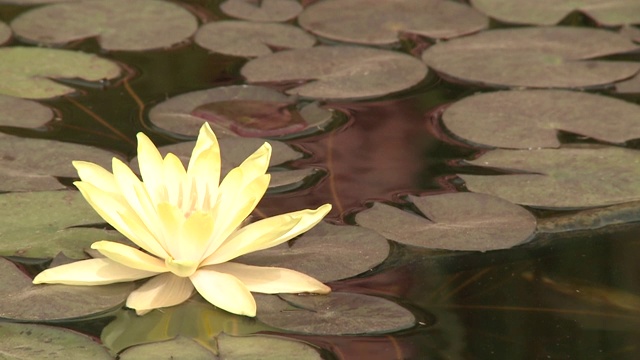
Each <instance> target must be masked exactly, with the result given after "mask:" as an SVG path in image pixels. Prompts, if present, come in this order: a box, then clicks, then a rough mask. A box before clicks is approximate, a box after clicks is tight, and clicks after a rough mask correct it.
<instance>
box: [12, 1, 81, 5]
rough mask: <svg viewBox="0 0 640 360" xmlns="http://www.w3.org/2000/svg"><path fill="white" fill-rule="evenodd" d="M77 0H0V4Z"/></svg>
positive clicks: (33, 3) (49, 2) (30, 3)
mask: <svg viewBox="0 0 640 360" xmlns="http://www.w3.org/2000/svg"><path fill="white" fill-rule="evenodd" d="M70 1H77V0H0V4H15V5H25V6H29V5H37V4H51V3H61V2H70Z"/></svg>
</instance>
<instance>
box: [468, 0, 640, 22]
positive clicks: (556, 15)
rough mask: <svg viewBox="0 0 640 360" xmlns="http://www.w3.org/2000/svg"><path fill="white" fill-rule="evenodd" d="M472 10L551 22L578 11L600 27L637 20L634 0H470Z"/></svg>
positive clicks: (638, 5)
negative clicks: (473, 8)
mask: <svg viewBox="0 0 640 360" xmlns="http://www.w3.org/2000/svg"><path fill="white" fill-rule="evenodd" d="M471 4H472V5H473V7H475V8H476V9H478V10H480V11H482V12H483V13H485V14H487V15H489V16H491V17H492V18H494V19H497V20H499V21H502V22H507V23H514V24H531V25H554V24H557V23H559V22H560V21H562V19H564V18H565V17H566V16H567V15H569V14H570V13H572V12H574V11H580V12H582V13H585V14H586V15H587V16H589V17H591V18H593V19H594V20H596V21H597V22H598V23H600V24H601V25H604V26H617V25H625V24H637V23H640V3H638V1H636V0H572V1H556V0H538V1H528V0H471Z"/></svg>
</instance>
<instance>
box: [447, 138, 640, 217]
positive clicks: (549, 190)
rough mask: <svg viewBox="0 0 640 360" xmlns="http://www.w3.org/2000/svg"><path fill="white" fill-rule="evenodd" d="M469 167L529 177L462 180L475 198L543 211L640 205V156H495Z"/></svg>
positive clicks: (580, 150) (618, 152)
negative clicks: (494, 198) (477, 194)
mask: <svg viewBox="0 0 640 360" xmlns="http://www.w3.org/2000/svg"><path fill="white" fill-rule="evenodd" d="M469 164H472V165H477V166H483V167H490V168H503V169H509V170H512V171H516V172H526V173H525V174H507V175H490V176H486V175H459V176H460V177H461V178H462V179H463V180H464V181H465V182H466V184H467V188H468V189H469V190H471V191H474V192H480V193H486V194H491V195H495V196H499V197H501V198H503V199H507V200H509V201H511V202H514V203H516V204H522V205H529V206H534V207H541V208H560V209H567V208H568V209H573V208H587V207H597V206H605V205H612V204H619V203H623V202H629V201H636V200H640V152H639V151H637V150H631V149H623V148H617V147H603V146H593V145H589V146H575V147H563V148H560V149H541V150H501V149H498V150H492V151H489V152H487V153H485V154H484V155H482V156H481V157H479V158H478V159H475V160H473V161H469Z"/></svg>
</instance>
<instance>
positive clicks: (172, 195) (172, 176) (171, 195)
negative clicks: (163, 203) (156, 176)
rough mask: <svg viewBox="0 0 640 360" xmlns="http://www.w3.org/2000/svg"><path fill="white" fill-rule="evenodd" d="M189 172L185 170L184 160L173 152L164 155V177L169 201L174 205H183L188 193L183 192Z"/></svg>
mask: <svg viewBox="0 0 640 360" xmlns="http://www.w3.org/2000/svg"><path fill="white" fill-rule="evenodd" d="M186 176H187V173H186V171H185V170H184V166H183V165H182V161H180V159H179V158H178V157H177V156H175V155H174V154H172V153H169V154H167V156H165V157H164V163H163V172H162V177H163V178H162V179H163V181H164V186H165V188H166V189H167V195H168V202H169V203H171V204H174V205H178V206H180V207H181V206H182V201H183V199H184V197H185V196H188V194H184V193H183V191H182V190H183V189H182V184H183V183H184V181H185V179H186Z"/></svg>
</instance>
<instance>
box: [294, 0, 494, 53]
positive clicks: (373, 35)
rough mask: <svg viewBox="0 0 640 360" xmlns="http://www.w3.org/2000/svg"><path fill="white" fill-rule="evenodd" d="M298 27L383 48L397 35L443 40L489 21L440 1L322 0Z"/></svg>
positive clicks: (468, 10)
mask: <svg viewBox="0 0 640 360" xmlns="http://www.w3.org/2000/svg"><path fill="white" fill-rule="evenodd" d="M298 22H299V23H300V26H302V27H303V28H305V29H307V30H308V31H310V32H312V33H314V34H316V35H319V36H322V37H325V38H329V39H332V40H338V41H344V42H351V43H358V44H368V45H387V44H393V43H397V42H398V35H399V33H401V32H405V33H412V34H418V35H422V36H426V37H430V38H434V39H446V38H451V37H456V36H461V35H465V34H469V33H472V32H475V31H479V30H482V29H485V28H487V26H488V25H489V19H488V18H487V17H486V16H484V15H482V14H481V13H479V12H477V11H475V10H474V9H472V8H470V7H469V6H466V5H463V4H460V3H456V2H453V1H443V0H391V1H379V0H326V1H319V2H317V3H315V4H313V5H311V6H309V7H308V8H306V9H305V10H304V11H303V12H302V14H300V16H299V17H298Z"/></svg>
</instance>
